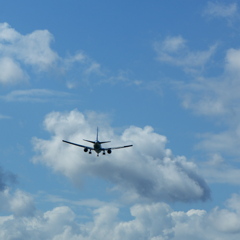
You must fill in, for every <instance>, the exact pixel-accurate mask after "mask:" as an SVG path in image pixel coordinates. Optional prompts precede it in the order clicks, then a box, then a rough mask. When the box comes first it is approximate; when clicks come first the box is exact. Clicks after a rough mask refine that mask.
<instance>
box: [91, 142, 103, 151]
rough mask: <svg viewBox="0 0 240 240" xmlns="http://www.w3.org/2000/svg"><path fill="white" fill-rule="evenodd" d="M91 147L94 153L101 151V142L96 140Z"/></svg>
mask: <svg viewBox="0 0 240 240" xmlns="http://www.w3.org/2000/svg"><path fill="white" fill-rule="evenodd" d="M93 148H94V151H95V152H96V153H100V152H101V151H102V146H101V143H100V142H98V141H97V142H95V143H94V144H93Z"/></svg>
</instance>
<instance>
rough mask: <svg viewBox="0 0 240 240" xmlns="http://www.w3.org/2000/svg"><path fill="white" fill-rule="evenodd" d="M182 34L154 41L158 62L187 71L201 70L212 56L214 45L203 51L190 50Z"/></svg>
mask: <svg viewBox="0 0 240 240" xmlns="http://www.w3.org/2000/svg"><path fill="white" fill-rule="evenodd" d="M186 43H187V41H186V40H185V39H184V38H183V37H182V36H168V37H166V38H165V39H164V40H163V41H157V42H155V43H154V50H155V51H156V53H157V59H158V60H159V61H160V62H166V63H169V64H172V65H175V66H180V67H183V68H184V70H185V71H187V72H195V71H197V70H201V69H202V68H203V67H204V65H205V64H206V63H207V62H208V61H209V59H210V58H211V57H212V56H213V54H214V52H215V49H216V47H217V46H216V45H213V46H211V47H210V48H209V49H208V50H205V51H191V50H190V49H189V48H188V46H187V44H186Z"/></svg>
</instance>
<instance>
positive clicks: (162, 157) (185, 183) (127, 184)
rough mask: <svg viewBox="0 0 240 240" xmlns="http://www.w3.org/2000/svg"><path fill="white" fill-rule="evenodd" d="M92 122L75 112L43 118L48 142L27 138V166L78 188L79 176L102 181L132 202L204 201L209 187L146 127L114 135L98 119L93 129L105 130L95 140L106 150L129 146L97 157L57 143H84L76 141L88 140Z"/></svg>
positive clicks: (92, 133) (193, 167)
mask: <svg viewBox="0 0 240 240" xmlns="http://www.w3.org/2000/svg"><path fill="white" fill-rule="evenodd" d="M96 117H97V114H96V113H91V114H86V115H84V114H82V113H81V112H79V111H77V110H73V111H71V112H66V113H61V112H52V113H50V114H48V115H47V116H46V118H45V120H44V127H45V129H46V131H48V132H49V133H50V134H51V137H50V139H49V140H44V139H39V138H34V139H33V146H34V150H35V151H36V156H35V157H34V158H33V162H34V163H42V164H44V165H47V166H48V167H50V168H51V169H53V170H54V171H56V172H60V173H62V174H63V175H65V176H66V177H68V178H69V179H71V181H73V182H74V183H75V184H76V185H78V184H80V183H81V180H82V179H81V177H80V176H85V175H86V174H87V175H90V176H95V177H99V178H101V179H105V180H107V181H110V182H112V183H113V184H114V185H115V190H118V191H120V192H121V193H122V194H123V197H125V198H127V199H131V200H134V201H136V200H137V199H141V200H147V201H149V200H150V201H154V202H159V201H163V200H164V201H184V202H188V201H196V200H207V199H208V198H209V196H210V193H209V188H208V186H207V184H206V182H205V181H204V179H203V178H202V177H201V176H200V175H199V174H198V173H197V171H198V170H197V167H196V165H195V164H194V163H192V162H190V161H187V159H186V158H185V157H183V156H174V155H173V154H172V152H171V150H170V149H167V148H166V143H167V139H166V137H165V136H162V135H159V134H157V133H155V132H154V130H153V129H152V128H151V127H150V126H146V127H144V128H139V127H136V126H131V127H129V128H127V129H126V130H125V131H124V132H123V133H122V135H120V136H119V135H116V134H115V133H114V131H113V129H112V128H111V127H110V126H109V125H108V124H106V122H108V121H105V119H104V117H103V118H102V119H101V120H100V122H102V125H101V124H100V125H99V126H105V127H104V128H101V132H100V140H101V139H102V140H108V139H111V140H112V143H111V146H112V147H114V146H119V145H122V144H126V143H127V144H133V145H134V147H133V148H129V149H122V150H115V151H113V153H112V154H111V155H106V156H100V157H99V158H97V157H96V155H95V154H94V153H93V154H92V155H89V154H86V153H84V152H83V150H82V149H81V148H78V147H74V146H71V145H67V144H64V143H62V139H66V140H69V141H73V142H78V143H80V144H84V142H81V139H82V138H88V139H93V140H94V139H95V137H96V136H95V134H96V132H95V125H94V124H95V119H96ZM100 122H99V123H100ZM92 123H94V124H93V125H92ZM93 126H94V127H93Z"/></svg>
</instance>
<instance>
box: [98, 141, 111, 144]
mask: <svg viewBox="0 0 240 240" xmlns="http://www.w3.org/2000/svg"><path fill="white" fill-rule="evenodd" d="M109 142H111V141H105V142H99V143H100V144H102V143H109Z"/></svg>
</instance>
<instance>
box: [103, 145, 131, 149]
mask: <svg viewBox="0 0 240 240" xmlns="http://www.w3.org/2000/svg"><path fill="white" fill-rule="evenodd" d="M132 146H133V145H126V146H121V147H110V148H103V149H104V150H108V149H110V150H114V149H120V148H127V147H132Z"/></svg>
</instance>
